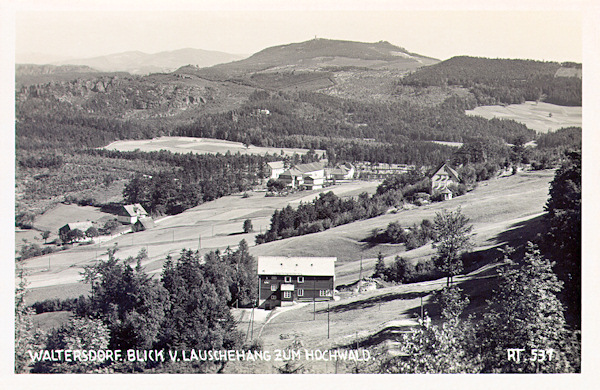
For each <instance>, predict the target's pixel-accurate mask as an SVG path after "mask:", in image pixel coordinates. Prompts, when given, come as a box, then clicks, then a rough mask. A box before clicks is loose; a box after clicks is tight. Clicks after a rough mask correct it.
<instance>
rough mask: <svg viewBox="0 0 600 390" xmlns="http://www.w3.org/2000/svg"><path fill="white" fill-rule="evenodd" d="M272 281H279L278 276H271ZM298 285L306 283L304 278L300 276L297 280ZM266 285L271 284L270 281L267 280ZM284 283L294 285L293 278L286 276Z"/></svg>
mask: <svg viewBox="0 0 600 390" xmlns="http://www.w3.org/2000/svg"><path fill="white" fill-rule="evenodd" d="M271 279H277V276H271ZM297 280H298V283H304V276H298V278H297ZM264 283H265V284H266V283H269V280H268V279H265V281H264ZM284 283H292V277H291V276H286V277H284Z"/></svg>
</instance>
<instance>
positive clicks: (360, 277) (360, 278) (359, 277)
mask: <svg viewBox="0 0 600 390" xmlns="http://www.w3.org/2000/svg"><path fill="white" fill-rule="evenodd" d="M361 280H362V254H361V255H360V273H359V274H358V281H361ZM358 287H359V288H360V285H359V286H358Z"/></svg>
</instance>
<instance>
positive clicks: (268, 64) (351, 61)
mask: <svg viewBox="0 0 600 390" xmlns="http://www.w3.org/2000/svg"><path fill="white" fill-rule="evenodd" d="M438 62H440V61H439V60H437V59H434V58H430V57H426V56H422V55H420V54H416V53H411V52H409V51H407V50H406V49H404V48H402V47H399V46H395V45H393V44H391V43H389V42H387V41H379V42H374V43H369V42H355V41H343V40H335V39H324V38H316V39H312V40H309V41H305V42H299V43H290V44H285V45H279V46H273V47H269V48H266V49H263V50H261V51H259V52H258V53H255V54H253V55H251V56H250V57H248V58H246V59H243V60H239V61H234V62H230V63H226V64H219V65H216V66H213V67H211V68H210V70H206V71H207V72H212V73H227V74H232V73H233V74H235V73H238V74H241V73H248V72H261V71H263V72H268V71H288V70H289V71H292V70H297V71H303V70H309V71H314V70H325V71H326V70H328V69H331V68H342V67H356V68H380V67H393V68H398V69H400V70H405V69H414V68H418V67H421V66H424V65H431V64H435V63H438Z"/></svg>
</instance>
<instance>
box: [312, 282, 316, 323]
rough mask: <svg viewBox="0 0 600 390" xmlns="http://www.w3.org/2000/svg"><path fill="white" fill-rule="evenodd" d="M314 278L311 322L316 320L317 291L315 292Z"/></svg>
mask: <svg viewBox="0 0 600 390" xmlns="http://www.w3.org/2000/svg"><path fill="white" fill-rule="evenodd" d="M316 283H317V280H316V276H313V321H314V320H316V319H317V305H316V303H315V299H316V295H317V290H316Z"/></svg>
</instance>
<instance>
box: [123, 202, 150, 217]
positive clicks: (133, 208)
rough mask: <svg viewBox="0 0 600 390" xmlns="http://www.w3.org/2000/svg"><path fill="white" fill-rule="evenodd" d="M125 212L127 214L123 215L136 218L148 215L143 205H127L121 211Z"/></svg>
mask: <svg viewBox="0 0 600 390" xmlns="http://www.w3.org/2000/svg"><path fill="white" fill-rule="evenodd" d="M123 210H125V213H126V214H123V215H129V216H130V217H135V216H138V215H148V213H147V212H146V210H144V208H143V207H142V205H141V204H139V203H136V204H127V205H125V206H123V208H122V209H121V211H123Z"/></svg>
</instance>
